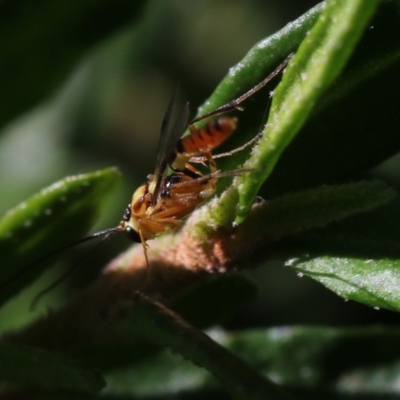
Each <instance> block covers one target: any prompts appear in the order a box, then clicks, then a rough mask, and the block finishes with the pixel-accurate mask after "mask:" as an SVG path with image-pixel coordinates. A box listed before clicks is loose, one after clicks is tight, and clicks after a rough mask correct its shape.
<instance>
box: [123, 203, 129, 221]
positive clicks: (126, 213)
mask: <svg viewBox="0 0 400 400" xmlns="http://www.w3.org/2000/svg"><path fill="white" fill-rule="evenodd" d="M130 219H131V205H130V204H128V207H126V208H125V212H124V215H123V217H122V220H123V221H126V222H128V221H129V220H130Z"/></svg>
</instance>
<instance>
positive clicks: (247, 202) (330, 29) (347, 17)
mask: <svg viewBox="0 0 400 400" xmlns="http://www.w3.org/2000/svg"><path fill="white" fill-rule="evenodd" d="M377 5H378V1H369V2H365V1H363V0H355V1H352V2H348V1H346V0H332V1H327V2H326V7H325V8H324V11H323V12H322V14H321V15H320V18H319V19H318V21H317V22H316V24H315V26H314V27H313V29H312V30H311V31H310V33H309V34H308V35H307V37H306V38H305V40H304V41H303V42H302V44H301V45H300V47H299V49H298V51H297V53H296V55H295V57H294V58H293V59H292V60H291V62H290V63H289V66H288V67H287V69H286V71H285V74H284V77H283V79H282V83H281V85H279V87H278V88H277V90H276V91H275V94H274V98H273V101H272V106H271V112H270V116H269V120H268V124H267V125H266V126H265V129H264V135H263V137H262V139H261V140H260V142H259V144H258V146H257V148H256V149H255V150H254V151H253V153H252V156H251V157H250V159H249V160H248V161H247V162H246V164H245V167H247V168H261V167H262V168H264V169H263V170H262V171H261V172H260V173H258V174H255V173H254V174H244V175H243V176H240V177H238V178H237V179H236V181H235V183H234V185H233V187H232V189H230V191H232V190H237V191H238V193H239V205H238V207H237V218H236V221H237V222H242V221H243V219H244V218H245V216H246V215H247V213H248V211H249V209H250V207H251V205H252V204H253V202H254V199H255V197H256V195H257V192H258V190H259V188H260V186H261V184H262V183H263V181H264V180H265V179H266V178H267V177H268V176H269V175H270V173H271V172H272V170H273V168H274V166H275V164H276V162H277V161H278V159H279V157H280V155H281V154H282V152H283V150H284V149H285V148H286V147H287V146H288V144H289V143H290V142H291V140H292V139H293V138H294V137H295V135H296V134H297V133H298V132H299V130H300V128H301V126H302V125H303V124H304V122H305V121H306V119H307V117H308V115H309V114H310V112H311V110H312V108H313V106H314V104H315V103H316V102H317V101H318V99H319V98H320V96H321V95H322V94H323V93H324V92H325V91H326V90H327V89H328V87H329V86H330V85H331V83H332V82H333V81H334V79H335V78H336V77H337V76H338V75H339V74H340V72H341V71H342V69H343V67H344V65H345V63H346V62H347V60H348V59H349V57H350V55H351V53H352V51H353V49H354V47H355V45H356V43H357V42H358V40H359V38H360V37H361V35H362V33H363V31H364V29H365V27H366V25H367V23H368V22H369V20H370V18H371V16H372V15H373V13H374V11H375V9H376V7H377ZM222 203H223V202H222Z"/></svg>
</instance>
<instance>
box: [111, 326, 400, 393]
mask: <svg viewBox="0 0 400 400" xmlns="http://www.w3.org/2000/svg"><path fill="white" fill-rule="evenodd" d="M210 333H211V334H212V336H213V337H215V340H217V341H218V343H220V344H221V345H223V346H224V347H225V348H227V349H228V350H229V351H231V352H232V353H233V354H235V355H237V356H238V357H240V358H242V359H244V360H246V361H247V362H248V363H249V364H250V365H252V366H253V367H254V368H255V369H257V371H259V372H260V373H262V375H263V376H268V377H271V378H273V379H274V380H278V381H279V382H280V383H281V384H282V386H284V387H288V388H297V389H298V390H299V389H300V390H303V391H304V390H306V391H309V394H310V398H316V396H317V393H318V391H321V392H324V395H322V396H321V397H320V398H330V397H327V395H328V392H329V393H335V392H336V391H340V392H341V393H343V392H348V393H351V394H352V395H354V393H363V392H364V393H365V391H368V392H373V393H376V394H377V393H381V394H385V393H393V392H396V393H397V392H398V390H397V385H396V380H397V377H398V374H399V368H400V362H399V361H400V346H399V343H400V342H399V338H400V329H399V328H396V327H393V328H391V327H366V328H324V327H302V326H295V327H282V328H272V329H254V330H244V331H237V332H226V331H214V332H210ZM159 376H169V379H168V380H160V379H157V377H159ZM107 383H108V386H107V392H109V393H125V394H127V393H130V394H132V395H138V396H140V395H142V396H144V395H147V396H149V395H153V396H154V395H157V394H164V395H165V394H166V393H174V392H176V391H178V390H180V391H182V390H185V392H187V393H191V392H192V393H193V392H195V393H198V392H199V390H210V389H214V390H215V387H214V386H213V384H212V382H210V381H209V380H208V379H207V374H206V372H205V371H204V370H202V369H200V368H196V367H195V366H193V365H190V364H189V363H188V362H187V361H186V360H180V359H179V358H178V357H176V355H174V354H170V352H168V351H163V352H160V353H158V354H157V355H155V356H153V357H151V358H149V359H148V360H145V361H143V362H142V363H140V364H139V365H136V366H135V368H134V369H133V368H126V369H123V370H118V371H113V372H112V373H110V374H108V375H107ZM301 398H306V397H304V396H301ZM355 398H357V397H355Z"/></svg>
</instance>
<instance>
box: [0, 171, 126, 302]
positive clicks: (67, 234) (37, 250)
mask: <svg viewBox="0 0 400 400" xmlns="http://www.w3.org/2000/svg"><path fill="white" fill-rule="evenodd" d="M119 178H120V174H119V172H118V171H117V170H116V169H114V168H108V169H104V170H101V171H97V172H92V173H89V174H85V175H76V176H71V177H68V178H65V179H63V180H61V181H59V182H57V183H55V184H53V185H52V186H50V187H48V188H46V189H44V190H42V191H41V192H40V193H38V194H36V195H34V196H32V197H31V198H30V199H28V200H26V201H25V202H23V203H21V204H19V205H18V206H17V207H15V208H14V209H13V210H10V211H9V212H8V213H7V214H6V215H5V216H4V217H3V218H2V220H1V221H0V253H1V255H2V268H1V272H0V282H1V285H2V286H1V294H0V303H4V302H5V301H6V300H7V299H9V298H10V297H11V296H13V295H14V294H16V293H17V292H18V291H19V290H21V289H22V288H23V287H25V286H26V285H28V284H29V283H30V282H32V280H34V279H35V278H36V277H37V276H38V275H39V274H40V273H41V272H42V271H43V270H44V268H45V267H46V265H45V264H43V265H41V264H39V265H34V266H32V268H29V265H30V264H32V263H33V262H35V260H38V259H39V258H40V257H42V256H45V255H46V254H48V253H51V252H52V251H54V250H56V249H58V248H60V247H61V246H63V245H66V244H67V243H68V242H72V241H73V240H76V239H78V238H80V237H82V236H83V235H84V234H85V233H86V232H87V231H88V230H89V229H90V227H91V226H92V225H93V223H94V222H95V221H96V219H97V218H98V216H99V214H100V212H101V209H102V208H103V206H104V202H105V200H106V198H107V197H108V195H109V194H110V193H111V192H112V191H113V190H114V188H115V185H116V183H117V182H118V181H119ZM15 276H18V279H15V280H14V279H13V277H15ZM10 279H11V281H9V280H10ZM8 282H9V283H8Z"/></svg>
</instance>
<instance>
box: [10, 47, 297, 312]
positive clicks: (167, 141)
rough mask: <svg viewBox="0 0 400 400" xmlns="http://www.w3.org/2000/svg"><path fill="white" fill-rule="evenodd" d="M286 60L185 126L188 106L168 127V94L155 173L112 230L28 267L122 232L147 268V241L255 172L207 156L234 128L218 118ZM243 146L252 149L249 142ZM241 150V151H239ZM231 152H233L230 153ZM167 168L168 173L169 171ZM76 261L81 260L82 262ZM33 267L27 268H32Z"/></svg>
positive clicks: (229, 119) (230, 122) (234, 122)
mask: <svg viewBox="0 0 400 400" xmlns="http://www.w3.org/2000/svg"><path fill="white" fill-rule="evenodd" d="M290 58H291V55H290V56H289V57H287V58H286V59H285V60H284V61H283V62H282V63H281V64H279V65H278V67H277V68H276V69H275V70H274V71H273V72H272V73H271V74H270V75H268V76H267V77H266V78H265V79H264V80H263V81H261V82H260V83H259V84H258V85H256V86H255V87H253V88H252V89H250V90H249V91H248V92H246V93H244V94H243V95H242V96H240V97H238V98H237V99H235V100H232V101H230V102H229V103H227V104H225V105H223V106H221V107H219V108H217V109H216V110H214V111H211V112H209V113H207V114H204V115H202V116H200V117H198V118H196V119H194V120H192V121H191V122H190V123H188V121H189V105H188V103H186V105H185V107H184V108H183V110H182V112H181V114H180V115H179V116H178V118H177V119H176V121H175V123H174V124H173V126H171V117H172V114H173V107H174V103H175V95H173V96H172V98H171V100H170V102H169V105H168V107H167V110H166V112H165V116H164V119H163V122H162V126H161V134H160V139H159V143H158V150H157V162H156V167H155V171H154V173H153V174H151V175H148V177H147V181H146V182H145V183H144V184H143V185H141V186H140V187H139V188H138V189H136V191H135V192H134V193H133V196H132V199H131V202H130V203H129V205H128V206H127V207H126V209H125V212H124V214H123V217H122V220H121V221H120V223H119V224H118V225H117V226H116V227H113V228H110V229H106V230H104V231H101V232H96V233H94V234H92V235H90V236H87V237H84V238H81V239H79V240H77V241H76V242H73V243H69V244H68V245H66V246H64V247H63V248H61V249H57V250H55V251H53V252H52V253H49V254H47V255H45V256H44V257H42V258H41V259H40V260H37V261H35V262H34V263H33V264H37V263H38V262H40V261H42V260H43V259H44V258H47V257H49V256H51V255H54V254H56V253H59V252H60V251H63V250H65V249H67V248H70V247H73V246H75V245H77V244H80V243H83V242H86V241H89V240H92V239H95V238H98V237H103V240H102V241H101V242H100V243H98V245H97V246H96V247H94V248H93V249H92V251H93V250H95V249H96V248H97V247H98V246H99V245H100V244H101V243H102V242H103V241H104V240H106V239H108V238H110V237H111V236H113V235H114V234H115V233H117V232H125V233H126V235H127V236H128V238H129V239H131V240H132V241H134V242H138V243H141V244H142V246H143V251H144V255H145V259H146V264H147V266H149V261H148V257H147V247H148V245H147V241H148V240H150V239H154V238H155V237H156V236H158V235H159V234H162V233H165V232H170V231H173V230H175V229H176V228H177V227H178V226H179V225H180V224H181V222H182V220H183V219H184V218H185V217H187V216H188V215H189V214H190V213H192V211H193V210H194V209H195V208H196V207H197V206H199V205H200V204H201V203H203V202H204V201H205V199H206V198H208V197H210V196H211V195H212V194H213V193H214V192H215V190H216V183H217V181H218V179H219V178H222V177H225V176H233V175H238V174H240V173H243V172H253V171H254V170H244V169H236V170H233V171H227V172H220V171H218V169H217V165H216V157H215V156H213V155H212V151H213V150H214V149H215V148H217V147H218V146H219V145H220V144H222V143H223V142H224V141H225V140H226V139H227V138H228V137H229V136H230V135H231V134H232V132H233V131H234V130H235V129H236V125H237V119H236V118H234V117H227V116H221V114H225V113H227V112H229V111H232V110H237V109H239V110H240V109H241V108H240V104H241V103H243V102H244V101H245V100H246V99H248V98H249V97H250V96H252V95H253V94H254V93H256V92H257V91H259V90H260V89H262V88H263V87H264V86H265V85H266V84H267V83H268V82H270V81H271V80H272V79H273V78H274V77H276V76H277V75H278V74H279V73H280V72H281V71H282V70H283V69H284V68H285V67H286V65H287V63H288V62H289V60H290ZM209 117H218V118H216V119H214V120H213V121H211V122H209V123H207V124H206V125H205V126H203V127H201V128H196V127H195V124H196V123H197V122H200V121H202V120H204V119H206V118H209ZM186 128H188V129H189V135H188V136H184V137H182V135H183V133H184V131H185V130H186ZM248 144H251V142H249V143H248ZM248 144H247V145H248ZM245 146H246V145H245ZM245 146H242V148H243V147H245ZM242 148H239V149H238V150H241V149H242ZM233 152H235V150H234V151H233ZM233 152H229V153H224V154H222V156H223V155H230V154H232V153H233ZM220 156H221V155H220ZM196 162H201V163H203V165H205V167H206V169H207V173H206V174H203V173H202V172H200V170H199V169H197V168H196V167H195V166H194V164H195V163H196ZM169 169H170V170H171V171H172V172H168V171H169ZM92 251H90V252H89V253H87V254H86V256H85V258H86V257H87V256H88V255H89V254H91V252H92ZM80 261H82V259H81V260H80ZM33 264H31V265H30V266H28V267H31V266H32V265H33ZM75 267H76V265H75V266H73V267H72V268H70V269H69V270H67V271H66V273H64V274H63V275H62V276H60V277H59V278H58V279H57V280H56V281H54V282H53V284H51V285H50V286H48V287H47V288H45V289H44V290H43V291H41V292H40V293H39V294H38V295H37V296H36V297H35V299H34V301H33V303H32V305H34V304H35V303H36V302H37V301H38V300H39V299H40V298H41V297H42V296H43V295H44V294H46V293H47V292H49V291H51V290H52V289H53V288H54V287H55V286H57V285H58V284H59V283H60V282H61V281H62V280H63V279H64V278H65V276H66V275H67V274H69V273H70V272H71V271H72V270H73V269H74V268H75ZM25 269H26V268H24V269H23V270H20V271H19V273H18V274H17V275H15V276H14V277H12V278H11V279H10V280H9V281H8V282H6V283H5V285H6V284H8V283H9V282H10V281H11V280H14V279H15V278H17V277H18V276H20V275H21V273H23V271H24V270H25ZM3 286H4V285H3Z"/></svg>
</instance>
